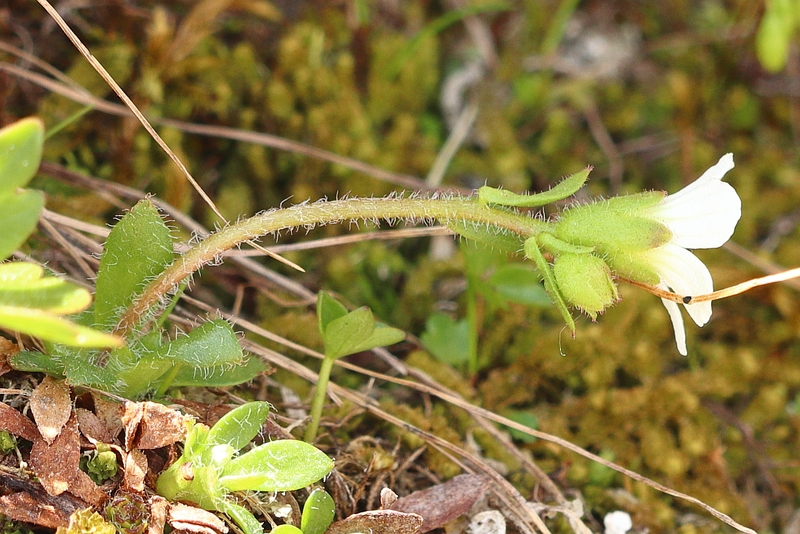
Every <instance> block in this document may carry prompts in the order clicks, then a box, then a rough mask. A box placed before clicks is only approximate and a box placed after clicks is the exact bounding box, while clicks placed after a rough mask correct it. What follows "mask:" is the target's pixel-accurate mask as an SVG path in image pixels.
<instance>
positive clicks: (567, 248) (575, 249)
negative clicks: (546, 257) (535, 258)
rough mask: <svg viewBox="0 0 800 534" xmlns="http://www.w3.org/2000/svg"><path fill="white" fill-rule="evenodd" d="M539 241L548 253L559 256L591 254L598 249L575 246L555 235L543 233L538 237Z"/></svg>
mask: <svg viewBox="0 0 800 534" xmlns="http://www.w3.org/2000/svg"><path fill="white" fill-rule="evenodd" d="M537 241H538V242H539V244H540V245H542V247H544V248H545V250H547V251H548V252H550V253H551V254H553V255H554V256H557V255H558V254H590V253H592V252H594V249H595V248H596V247H586V246H583V245H574V244H572V243H567V242H566V241H562V240H560V239H559V238H557V237H556V236H554V235H553V234H548V233H546V232H542V233H541V234H539V235H538V236H537Z"/></svg>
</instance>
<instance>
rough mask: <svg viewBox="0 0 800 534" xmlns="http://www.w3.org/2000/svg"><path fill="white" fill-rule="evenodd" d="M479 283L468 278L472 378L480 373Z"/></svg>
mask: <svg viewBox="0 0 800 534" xmlns="http://www.w3.org/2000/svg"><path fill="white" fill-rule="evenodd" d="M476 284H477V281H476V280H475V279H474V278H473V277H472V276H468V278H467V323H468V324H469V329H468V331H467V335H468V337H467V356H468V358H467V371H468V372H469V375H470V376H475V375H476V374H477V373H478V334H479V333H480V325H479V324H478V294H477V293H478V292H477V291H476V289H475V286H476Z"/></svg>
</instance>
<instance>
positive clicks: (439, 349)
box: [420, 313, 469, 367]
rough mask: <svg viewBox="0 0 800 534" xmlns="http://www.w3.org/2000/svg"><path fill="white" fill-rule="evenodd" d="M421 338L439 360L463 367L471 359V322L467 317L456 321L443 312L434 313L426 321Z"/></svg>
mask: <svg viewBox="0 0 800 534" xmlns="http://www.w3.org/2000/svg"><path fill="white" fill-rule="evenodd" d="M420 339H421V340H422V343H424V344H425V348H427V349H428V351H429V352H430V353H431V354H432V355H433V356H434V357H435V358H436V359H437V360H439V361H442V362H444V363H446V364H448V365H452V366H453V367H461V366H463V365H464V364H465V363H466V362H467V360H469V323H468V322H467V320H466V319H462V320H461V321H455V320H453V319H452V318H451V317H450V316H448V315H445V314H443V313H433V314H431V315H430V316H429V317H428V320H427V321H426V322H425V332H423V333H422V336H420Z"/></svg>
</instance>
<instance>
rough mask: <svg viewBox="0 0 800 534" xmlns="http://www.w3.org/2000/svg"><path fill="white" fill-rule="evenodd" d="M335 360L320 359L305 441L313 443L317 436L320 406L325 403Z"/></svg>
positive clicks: (320, 412) (320, 413) (320, 415)
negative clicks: (320, 363)
mask: <svg viewBox="0 0 800 534" xmlns="http://www.w3.org/2000/svg"><path fill="white" fill-rule="evenodd" d="M335 361H336V358H328V357H325V359H324V360H322V366H321V367H320V368H319V380H317V387H316V389H315V390H314V399H313V400H312V401H311V422H309V423H308V426H307V427H306V434H305V436H304V437H303V439H304V440H305V441H306V443H314V440H315V439H316V437H317V429H319V420H320V418H321V417H322V408H323V406H324V405H325V397H327V394H328V380H329V379H330V377H331V370H332V369H333V362H335Z"/></svg>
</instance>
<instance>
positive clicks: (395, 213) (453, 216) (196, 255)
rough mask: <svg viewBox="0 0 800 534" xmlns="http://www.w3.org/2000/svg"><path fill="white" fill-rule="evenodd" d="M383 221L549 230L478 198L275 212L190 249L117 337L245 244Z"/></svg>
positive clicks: (388, 200)
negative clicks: (328, 227)
mask: <svg viewBox="0 0 800 534" xmlns="http://www.w3.org/2000/svg"><path fill="white" fill-rule="evenodd" d="M381 220H384V221H388V222H390V223H394V222H397V221H405V222H407V223H420V222H424V223H431V222H434V221H438V222H440V223H442V224H445V225H447V224H455V223H459V224H472V225H475V226H479V227H488V228H495V229H496V230H497V231H498V232H503V231H506V232H512V233H514V234H517V235H520V236H522V237H523V238H528V237H531V236H535V235H538V234H539V233H541V232H542V231H544V230H545V229H546V228H548V223H546V222H544V221H541V220H537V219H534V218H532V217H530V216H528V215H523V214H520V213H516V212H512V211H506V210H499V209H492V208H490V207H488V206H485V205H483V204H480V203H478V202H477V201H476V200H475V199H464V198H436V197H433V198H420V197H411V198H399V197H394V196H390V197H385V198H348V199H342V200H333V201H319V202H314V203H304V204H297V205H295V206H290V207H288V208H281V209H274V210H270V211H266V212H263V213H261V214H258V215H255V216H253V217H250V218H249V219H244V220H243V221H241V222H238V223H236V224H233V225H231V226H228V227H225V228H223V229H221V230H219V231H218V232H216V233H214V234H212V235H210V236H209V237H207V238H206V239H204V240H203V241H201V242H199V243H198V244H197V245H195V246H194V247H193V248H191V249H189V250H188V251H187V252H186V253H185V254H183V255H182V256H181V257H179V258H178V259H177V260H176V261H175V262H174V263H173V264H172V265H170V266H169V267H167V268H166V269H165V270H164V271H163V272H162V273H161V274H160V275H159V276H158V277H156V278H155V279H154V280H153V281H152V282H151V283H150V284H148V286H147V287H146V288H145V289H144V291H143V292H142V293H141V295H139V297H138V298H136V300H134V301H133V303H132V304H131V305H130V307H129V308H128V309H127V310H126V312H125V314H124V315H123V316H122V318H121V319H120V322H119V324H118V325H117V327H116V329H115V330H114V333H115V334H117V335H119V336H121V337H125V336H127V334H128V333H130V332H131V330H132V329H133V328H134V327H135V326H136V325H137V324H138V323H139V322H140V321H141V319H142V317H143V316H144V315H145V314H146V313H147V312H148V310H150V309H151V308H152V307H153V306H155V305H156V304H157V303H158V302H160V301H161V299H162V298H163V296H164V295H166V294H167V293H168V292H169V291H171V290H172V289H173V288H174V287H176V286H177V285H179V284H180V283H181V282H182V281H184V280H185V279H186V278H187V277H188V276H190V275H191V274H192V273H194V272H195V271H197V270H198V269H200V268H201V267H202V266H203V265H205V264H206V263H209V262H211V261H213V260H214V259H215V258H218V257H219V256H220V255H221V254H223V253H224V252H225V251H227V250H229V249H231V248H233V247H235V246H237V245H240V244H241V243H243V242H245V241H249V240H251V239H255V238H257V237H260V236H263V235H266V234H270V233H275V234H277V233H279V232H281V231H282V230H290V229H294V228H306V229H307V230H310V229H312V228H314V227H315V226H317V225H325V224H334V223H340V222H344V221H350V222H360V221H365V222H367V221H368V222H374V223H375V224H377V223H379V221H381Z"/></svg>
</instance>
